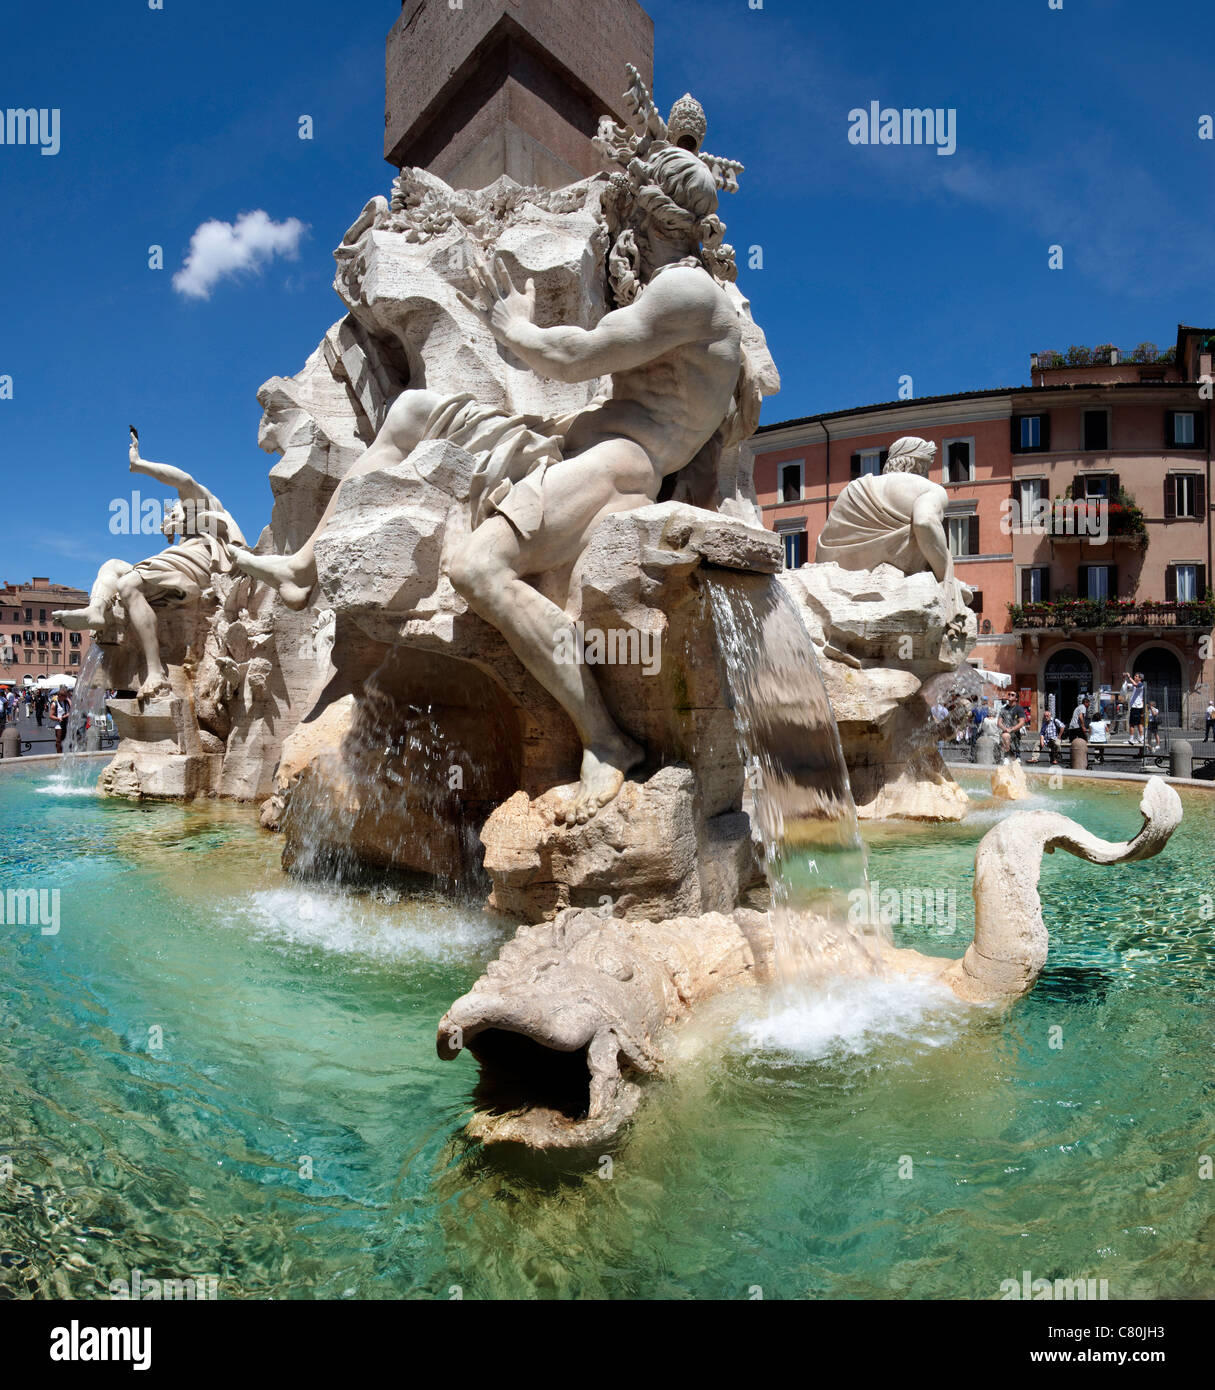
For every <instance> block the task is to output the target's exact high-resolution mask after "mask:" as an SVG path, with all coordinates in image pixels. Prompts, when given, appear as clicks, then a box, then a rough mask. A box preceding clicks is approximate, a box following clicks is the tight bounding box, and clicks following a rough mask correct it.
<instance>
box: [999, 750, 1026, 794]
mask: <svg viewBox="0 0 1215 1390" xmlns="http://www.w3.org/2000/svg"><path fill="white" fill-rule="evenodd" d="M991 794H992V796H994V797H995V798H996V800H997V801H1024V800H1025V798H1026V797H1027V796H1028V795H1029V783H1028V782H1027V781H1026V777H1025V769H1024V768H1023V767H1022V766H1021V764H1020V763H1019V762H1016V761H1015V760H1013V759H1005V761H1004V762H1002V763H999V764H998V765H997V766H996V767H994V768H993V769H992V773H991Z"/></svg>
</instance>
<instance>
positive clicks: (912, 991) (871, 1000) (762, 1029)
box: [737, 975, 969, 1061]
mask: <svg viewBox="0 0 1215 1390" xmlns="http://www.w3.org/2000/svg"><path fill="white" fill-rule="evenodd" d="M968 1012H969V1011H968V1010H967V1008H966V1007H965V1006H964V1005H962V1004H960V1003H959V1001H958V999H957V998H956V996H955V995H954V994H953V992H952V990H950V989H949V988H948V987H947V986H946V985H944V984H942V983H941V982H940V981H939V980H937V979H935V978H933V977H932V976H922V975H874V976H870V977H867V978H864V979H855V978H853V979H838V980H833V981H831V982H830V983H829V984H825V985H820V986H810V985H807V986H805V987H804V988H803V989H799V990H798V992H797V994H796V995H795V996H794V997H792V998H790V997H789V996H788V995H787V994H782V996H781V997H780V998H779V999H776V1000H774V1001H773V1003H772V1007H771V1009H770V1010H769V1012H767V1013H766V1014H763V1015H759V1016H756V1015H751V1016H748V1017H745V1018H742V1019H740V1020H739V1024H738V1030H737V1031H738V1038H739V1041H740V1042H742V1043H743V1044H744V1045H745V1046H746V1047H747V1048H748V1049H749V1050H751V1051H755V1052H763V1053H777V1054H784V1055H785V1056H788V1057H791V1058H796V1059H797V1060H799V1061H820V1060H826V1059H831V1058H841V1057H861V1056H864V1055H865V1054H866V1053H869V1052H872V1051H873V1050H874V1049H875V1048H877V1047H880V1046H881V1045H882V1044H884V1043H886V1042H889V1041H891V1040H897V1041H899V1042H900V1043H903V1044H911V1045H913V1046H916V1047H918V1048H936V1047H942V1046H944V1045H945V1044H946V1043H948V1042H951V1041H952V1040H953V1039H954V1038H955V1037H956V1036H957V1035H958V1033H959V1031H960V1030H961V1027H962V1025H963V1022H964V1020H965V1018H966V1016H967V1014H968Z"/></svg>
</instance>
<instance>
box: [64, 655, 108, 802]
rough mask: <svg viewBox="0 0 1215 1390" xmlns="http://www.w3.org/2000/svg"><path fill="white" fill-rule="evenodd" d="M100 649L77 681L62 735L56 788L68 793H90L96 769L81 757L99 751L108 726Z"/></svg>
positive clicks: (91, 657)
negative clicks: (104, 731) (99, 733)
mask: <svg viewBox="0 0 1215 1390" xmlns="http://www.w3.org/2000/svg"><path fill="white" fill-rule="evenodd" d="M101 675H102V669H101V647H100V646H99V645H98V644H97V643H96V642H94V643H93V644H92V645H91V646H90V647H89V650H88V654H87V655H86V656H85V658H84V662H83V664H82V665H81V667H80V674H79V675H78V676H77V677H76V687H75V689H74V690H73V691H72V712H71V714H70V715H69V716H68V722H67V728H66V729H65V730H64V734H63V757H62V758H61V760H60V763H59V767H58V770H57V773H56V776H55V778H54V779H53V782H54V784H55V785H56V786H57V787H59V788H61V789H63V790H65V791H69V790H91V789H92V785H93V782H94V780H95V775H96V765H95V764H92V763H91V762H90V761H89V760H88V759H86V758H82V757H81V756H80V754H82V753H86V752H94V751H96V750H97V749H98V748H100V746H101V744H100V740H99V738H98V736H97V735H98V732H99V730H100V729H102V728H103V727H104V725H105V719H106V713H105V699H106V687H105V685H104V684H103V683H102V682H101V680H100V677H101Z"/></svg>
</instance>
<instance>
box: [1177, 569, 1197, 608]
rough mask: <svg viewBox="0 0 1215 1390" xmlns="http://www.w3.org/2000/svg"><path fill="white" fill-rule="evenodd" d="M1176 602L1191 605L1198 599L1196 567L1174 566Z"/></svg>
mask: <svg viewBox="0 0 1215 1390" xmlns="http://www.w3.org/2000/svg"><path fill="white" fill-rule="evenodd" d="M1174 568H1175V569H1176V570H1177V602H1178V603H1193V602H1194V600H1195V599H1196V598H1197V597H1198V566H1197V565H1176V566H1174Z"/></svg>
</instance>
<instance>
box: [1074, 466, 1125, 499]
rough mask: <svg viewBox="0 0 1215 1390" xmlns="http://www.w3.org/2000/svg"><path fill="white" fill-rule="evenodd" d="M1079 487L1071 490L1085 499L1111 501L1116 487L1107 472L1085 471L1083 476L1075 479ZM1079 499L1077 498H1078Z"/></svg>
mask: <svg viewBox="0 0 1215 1390" xmlns="http://www.w3.org/2000/svg"><path fill="white" fill-rule="evenodd" d="M1076 481H1077V482H1078V483H1079V487H1076V488H1074V489H1073V492H1076V493H1078V494H1079V497H1080V498H1082V499H1084V500H1086V501H1093V502H1096V501H1102V502H1112V501H1113V498H1114V494H1115V492H1116V490H1117V489H1116V488H1115V487H1114V486H1113V478H1112V477H1111V476H1110V474H1108V473H1086V474H1084V476H1083V477H1081V478H1078V479H1077V480H1076ZM1078 500H1079V499H1078Z"/></svg>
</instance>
